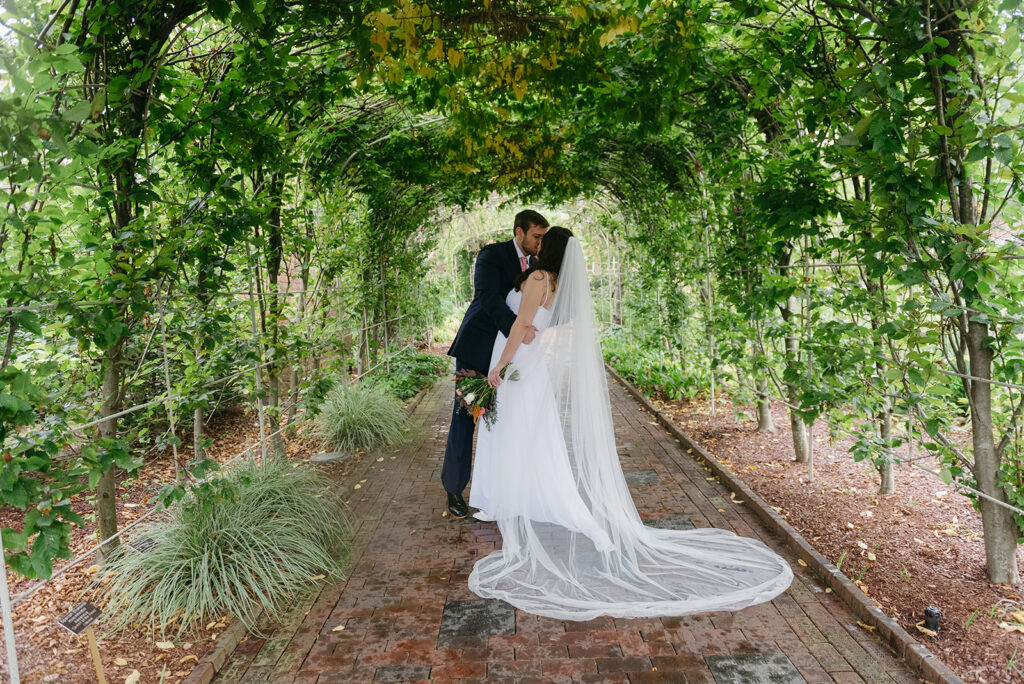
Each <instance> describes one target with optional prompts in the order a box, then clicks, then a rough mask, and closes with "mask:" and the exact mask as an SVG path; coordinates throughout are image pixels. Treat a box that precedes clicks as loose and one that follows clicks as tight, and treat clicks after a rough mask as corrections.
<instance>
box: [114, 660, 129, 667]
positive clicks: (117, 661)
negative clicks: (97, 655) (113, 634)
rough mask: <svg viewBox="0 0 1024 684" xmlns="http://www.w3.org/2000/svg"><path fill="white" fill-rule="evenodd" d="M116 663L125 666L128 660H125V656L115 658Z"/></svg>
mask: <svg viewBox="0 0 1024 684" xmlns="http://www.w3.org/2000/svg"><path fill="white" fill-rule="evenodd" d="M114 664H115V665H117V666H118V667H124V666H125V665H127V664H128V661H127V660H125V659H124V658H114Z"/></svg>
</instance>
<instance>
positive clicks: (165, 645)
mask: <svg viewBox="0 0 1024 684" xmlns="http://www.w3.org/2000/svg"><path fill="white" fill-rule="evenodd" d="M156 647H157V648H159V649H161V650H164V651H170V650H171V649H172V648H174V643H173V642H171V641H158V642H156Z"/></svg>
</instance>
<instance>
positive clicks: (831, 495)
mask: <svg viewBox="0 0 1024 684" xmlns="http://www.w3.org/2000/svg"><path fill="white" fill-rule="evenodd" d="M653 403H654V404H655V405H656V406H657V407H658V408H659V409H660V410H662V411H663V412H664V413H665V414H666V415H668V416H670V417H672V419H673V420H674V421H675V422H676V424H677V425H679V426H680V427H681V428H682V429H683V430H684V431H686V432H687V434H689V435H690V436H691V437H693V438H694V439H695V440H696V441H697V442H698V443H700V445H701V446H702V447H704V448H705V449H707V450H708V451H709V452H710V453H711V454H712V455H713V456H714V457H715V458H716V459H718V460H719V461H720V462H721V463H722V464H723V465H725V466H726V467H727V468H729V470H730V471H731V472H733V473H734V474H737V475H738V476H740V477H741V478H742V479H743V481H744V482H746V483H747V485H748V486H750V487H751V488H752V489H753V490H754V491H755V492H757V494H758V495H760V496H761V497H762V498H763V499H765V500H766V501H767V502H768V504H769V505H771V506H772V507H774V508H776V510H777V511H778V512H779V513H780V514H781V515H782V516H783V517H785V518H786V520H788V521H789V523H790V524H791V525H793V526H794V527H795V528H796V529H797V530H798V531H799V532H800V534H801V535H803V536H804V538H806V539H807V540H808V541H809V542H811V544H812V545H813V546H814V547H815V548H816V549H817V550H818V551H819V552H820V553H822V554H823V555H824V556H825V557H826V558H828V559H829V560H830V561H832V563H834V564H836V565H840V569H841V570H842V571H843V573H844V574H846V575H847V576H848V577H849V578H850V579H852V580H859V581H860V582H861V583H862V585H863V586H862V589H863V590H864V591H865V593H866V594H867V595H868V596H869V597H871V598H873V599H874V600H875V601H876V602H877V603H878V605H879V606H880V607H881V608H882V609H883V610H884V611H885V612H886V613H887V614H889V615H890V616H892V617H893V618H895V619H896V620H898V621H899V623H900V624H901V625H902V626H903V628H904V629H906V630H907V631H908V632H910V633H911V634H914V635H916V636H917V637H918V638H919V640H920V641H921V642H922V643H923V644H924V645H925V646H927V647H928V648H929V649H930V650H931V651H932V652H933V653H934V654H935V655H936V656H937V657H939V658H941V659H942V660H943V662H945V663H946V664H947V665H949V666H950V667H951V668H952V669H953V670H954V671H956V672H957V674H958V675H960V676H961V677H962V678H963V679H964V680H966V681H969V682H1011V681H1021V680H1022V679H1024V634H1020V633H1015V632H1008V631H1005V630H1004V629H1001V628H1000V627H999V623H1000V622H1003V621H1008V622H1010V623H1013V622H1014V619H1013V617H1012V616H1011V614H1012V612H1013V611H1020V610H1024V603H1022V601H1021V598H1020V593H1019V592H1021V591H1024V589H1021V588H1019V587H1011V586H1007V585H994V584H992V583H990V582H989V581H988V578H987V576H986V574H985V547H984V540H983V537H982V527H981V516H980V515H979V514H978V513H977V512H975V510H974V509H973V507H972V504H971V501H970V500H968V499H967V498H965V497H964V496H962V495H960V494H957V493H956V492H955V491H954V490H953V489H952V487H947V486H946V485H945V484H944V483H943V482H942V481H941V480H939V479H938V478H936V477H934V476H933V475H930V474H928V473H925V472H923V471H921V470H919V469H917V468H914V467H913V466H911V465H909V464H901V465H898V466H897V467H896V469H895V478H896V492H895V493H894V494H892V495H890V496H886V497H883V496H879V495H878V485H879V479H878V475H877V473H876V472H875V470H874V469H873V468H872V467H871V465H870V464H869V463H857V462H855V461H854V460H853V457H852V456H851V455H850V454H849V453H848V449H849V447H850V446H851V444H852V440H850V439H848V438H844V439H836V440H835V441H830V439H829V435H828V427H827V425H825V424H824V423H822V422H820V421H819V423H818V424H816V425H815V427H814V435H815V444H814V452H815V453H814V481H813V482H811V483H808V481H807V479H808V478H807V464H801V463H796V462H795V461H793V446H792V437H791V433H790V429H789V418H788V416H787V414H786V413H785V408H784V407H782V406H776V407H774V408H773V411H772V415H773V418H774V421H775V424H776V426H777V427H778V430H777V431H776V432H775V433H773V434H759V433H758V432H757V429H756V428H757V423H756V420H754V418H753V415H752V411H751V409H750V407H746V406H741V407H735V406H733V405H732V404H731V403H730V402H729V400H728V398H725V400H723V401H721V402H720V403H719V404H718V410H717V415H716V416H715V417H711V415H710V413H711V412H710V406H709V404H708V402H707V401H695V402H689V401H664V400H655V401H654V402H653ZM740 413H742V414H743V415H742V417H737V416H738V414H740ZM897 455H898V456H899V457H901V458H905V457H906V456H907V453H906V449H905V448H904V449H902V450H901V451H900V452H899V453H898V454H897ZM914 456H915V457H920V456H922V452H921V451H920V449H918V450H917V451H915V453H914ZM918 463H920V464H921V465H924V466H925V467H928V468H930V469H933V470H934V469H936V468H935V462H934V461H933V460H931V459H929V458H925V459H924V460H920V461H918ZM861 545H863V546H861ZM869 554H871V556H869ZM872 557H873V558H874V560H871V558H872ZM840 560H841V563H840ZM1018 563H1020V564H1021V566H1022V567H1024V550H1018ZM926 606H937V607H938V608H939V609H941V611H942V619H941V624H940V629H939V632H938V636H937V637H930V636H926V635H924V634H922V633H920V632H919V631H918V629H917V627H916V625H917V623H919V622H920V621H921V620H923V611H924V608H925V607H926Z"/></svg>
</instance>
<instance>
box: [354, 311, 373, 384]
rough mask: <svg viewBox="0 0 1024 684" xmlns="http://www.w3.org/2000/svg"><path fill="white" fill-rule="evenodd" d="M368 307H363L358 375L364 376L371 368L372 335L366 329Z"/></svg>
mask: <svg viewBox="0 0 1024 684" xmlns="http://www.w3.org/2000/svg"><path fill="white" fill-rule="evenodd" d="M366 324H367V320H366V307H365V306H364V307H363V324H362V325H361V326H360V327H359V365H358V367H357V369H356V371H357V373H358V374H359V375H360V376H362V374H363V373H365V372H366V371H367V370H368V369H369V368H370V335H369V331H368V330H367V329H366Z"/></svg>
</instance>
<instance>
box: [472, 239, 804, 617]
mask: <svg viewBox="0 0 1024 684" xmlns="http://www.w3.org/2000/svg"><path fill="white" fill-rule="evenodd" d="M551 311H552V314H551V323H550V326H549V327H548V328H547V329H546V330H544V331H543V332H542V333H541V334H540V335H539V336H538V338H537V340H536V341H535V343H539V344H540V345H542V347H543V349H544V356H545V361H546V366H547V372H548V374H549V376H550V390H551V393H553V395H554V398H555V404H556V405H557V410H558V413H559V416H560V418H561V425H562V435H563V436H564V440H565V448H566V451H567V452H568V455H569V461H570V465H571V468H572V472H573V475H574V477H575V482H576V487H577V489H578V492H579V495H580V496H581V497H582V499H583V501H584V502H585V504H586V506H587V507H588V508H589V510H590V512H591V513H592V515H593V517H594V519H595V520H596V521H597V523H598V525H599V526H600V528H602V529H603V531H604V533H605V535H606V536H605V535H600V534H593V533H592V534H590V535H588V534H584V533H583V532H580V531H572V530H570V529H567V528H565V527H563V526H561V525H559V524H557V523H556V522H549V521H544V516H532V515H531V513H530V511H529V510H528V506H527V507H526V510H521V511H520V512H519V514H517V515H515V516H512V517H499V518H498V527H499V530H500V531H501V535H502V548H501V549H500V550H498V551H495V552H493V553H491V554H490V555H488V556H487V557H485V558H482V559H481V560H480V561H478V562H477V563H476V565H475V567H474V569H473V572H472V573H471V575H470V578H469V586H470V589H472V590H473V591H474V592H475V593H477V594H478V595H480V596H484V597H486V598H497V599H502V600H504V601H507V602H508V603H510V604H512V605H514V606H516V607H517V608H520V609H522V610H525V611H527V612H530V613H534V614H537V615H544V616H548V617H553V618H559V619H566V620H589V619H592V618H595V617H598V616H601V615H610V616H613V617H645V616H646V617H649V616H659V615H688V614H692V613H698V612H705V611H716V610H738V609H740V608H744V607H746V606H749V605H753V604H755V603H761V602H763V601H769V600H771V599H772V598H774V597H775V596H777V595H778V594H780V593H781V592H783V591H785V590H786V588H788V587H789V585H790V582H791V581H792V578H793V573H792V570H791V568H790V567H789V565H788V563H786V561H784V560H783V559H782V558H781V557H779V556H778V555H777V554H775V553H774V552H773V551H771V550H770V549H769V548H768V547H767V546H765V545H764V544H763V543H761V542H760V541H758V540H754V539H749V538H745V537H739V536H737V535H735V534H733V533H732V532H730V531H727V530H719V529H714V528H709V529H695V530H662V529H655V528H651V527H646V526H644V524H643V522H642V521H641V519H640V516H639V514H638V513H637V509H636V506H635V505H634V503H633V499H632V497H631V496H630V493H629V487H628V485H627V484H626V480H625V477H624V476H623V473H622V467H621V465H620V464H619V457H618V453H617V450H616V445H615V432H614V429H613V425H612V414H611V403H610V400H609V397H608V386H607V380H606V375H605V370H604V364H603V360H602V356H601V352H600V347H599V343H598V339H597V335H596V329H595V321H594V310H593V302H592V300H591V294H590V284H589V281H588V277H587V268H586V262H585V260H584V257H583V250H582V248H581V246H580V243H579V241H578V240H577V239H576V238H570V240H569V243H568V245H567V247H566V251H565V256H564V258H563V261H562V266H561V270H560V273H559V276H558V281H557V290H556V294H555V297H554V300H553V303H552V305H551ZM543 403H544V404H548V402H547V401H545V402H543ZM499 415H500V414H499ZM521 427H522V429H529V426H521ZM558 451H559V452H560V447H559V449H558ZM552 452H553V453H554V452H555V449H553V450H552ZM524 501H525V499H524ZM608 539H610V540H611V548H610V550H609V545H608Z"/></svg>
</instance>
